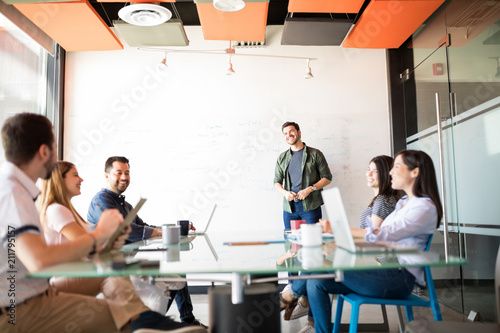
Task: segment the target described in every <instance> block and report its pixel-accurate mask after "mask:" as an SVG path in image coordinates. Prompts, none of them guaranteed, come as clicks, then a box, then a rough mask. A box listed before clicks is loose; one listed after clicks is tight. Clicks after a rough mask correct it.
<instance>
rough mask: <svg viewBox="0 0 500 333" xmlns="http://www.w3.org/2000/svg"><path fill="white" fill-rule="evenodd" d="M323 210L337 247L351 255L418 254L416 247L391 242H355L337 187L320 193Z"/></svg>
mask: <svg viewBox="0 0 500 333" xmlns="http://www.w3.org/2000/svg"><path fill="white" fill-rule="evenodd" d="M322 196H323V202H324V208H325V211H326V214H327V216H328V219H329V221H330V226H331V227H332V231H333V234H334V236H335V243H336V244H337V246H338V247H340V248H342V249H344V250H346V251H349V252H351V253H389V252H397V253H407V252H410V253H412V252H419V250H420V249H419V248H417V247H409V246H404V245H401V244H397V243H392V242H365V241H364V240H363V241H362V242H355V241H354V237H353V236H352V233H351V227H350V225H349V221H348V220H347V215H346V213H345V209H344V204H343V203H342V197H341V196H340V191H339V189H338V187H334V188H330V189H327V190H323V191H322Z"/></svg>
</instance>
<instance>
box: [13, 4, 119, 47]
mask: <svg viewBox="0 0 500 333" xmlns="http://www.w3.org/2000/svg"><path fill="white" fill-rule="evenodd" d="M14 6H15V7H16V8H17V9H18V10H19V11H20V12H22V13H23V14H24V15H25V16H26V17H27V18H29V19H30V20H31V21H32V22H33V23H35V24H36V25H37V26H38V27H39V28H40V29H42V30H43V31H44V32H45V33H46V34H47V35H49V36H50V37H52V39H54V40H55V41H56V42H57V43H59V44H60V45H61V46H62V47H63V48H64V49H65V50H66V51H110V50H121V49H123V45H122V44H121V43H120V41H119V40H118V38H117V37H116V36H115V34H114V33H113V32H112V31H111V29H110V28H109V27H108V26H107V25H106V23H105V22H104V21H103V20H102V19H101V17H100V16H99V15H98V14H97V13H96V11H95V10H94V9H93V8H92V6H91V5H90V4H89V2H88V1H87V0H80V1H76V2H57V3H55V2H53V3H29V4H28V3H27V4H16V5H14Z"/></svg>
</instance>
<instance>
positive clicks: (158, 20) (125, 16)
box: [118, 3, 172, 27]
mask: <svg viewBox="0 0 500 333" xmlns="http://www.w3.org/2000/svg"><path fill="white" fill-rule="evenodd" d="M118 16H119V17H120V18H121V19H122V20H123V21H125V22H127V23H129V24H132V25H138V26H142V27H152V26H155V25H160V24H162V23H165V22H167V21H168V20H170V18H172V13H171V12H170V10H168V9H167V8H165V7H162V6H160V5H155V4H149V3H136V4H132V5H129V6H125V7H123V8H122V9H120V10H119V11H118Z"/></svg>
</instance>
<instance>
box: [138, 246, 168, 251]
mask: <svg viewBox="0 0 500 333" xmlns="http://www.w3.org/2000/svg"><path fill="white" fill-rule="evenodd" d="M132 251H134V252H135V251H168V248H166V247H158V248H156V249H141V248H138V247H136V248H135V249H132Z"/></svg>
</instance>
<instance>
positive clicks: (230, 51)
mask: <svg viewBox="0 0 500 333" xmlns="http://www.w3.org/2000/svg"><path fill="white" fill-rule="evenodd" d="M137 49H138V50H139V51H147V52H163V53H165V59H166V56H167V53H184V54H186V53H191V54H212V55H221V54H223V55H228V56H229V65H228V68H227V70H226V74H227V75H232V74H234V73H235V71H234V69H233V65H232V63H231V59H232V57H264V58H280V59H299V60H306V61H307V72H306V74H305V75H304V78H306V79H311V78H313V77H314V76H313V75H312V73H311V67H310V66H309V62H310V61H311V60H317V58H311V57H294V56H282V55H271V54H243V53H236V50H235V49H234V48H233V47H232V45H231V42H230V44H229V48H227V49H224V50H176V49H167V48H164V47H139V48H137ZM165 62H166V60H165ZM165 65H166V64H165Z"/></svg>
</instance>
